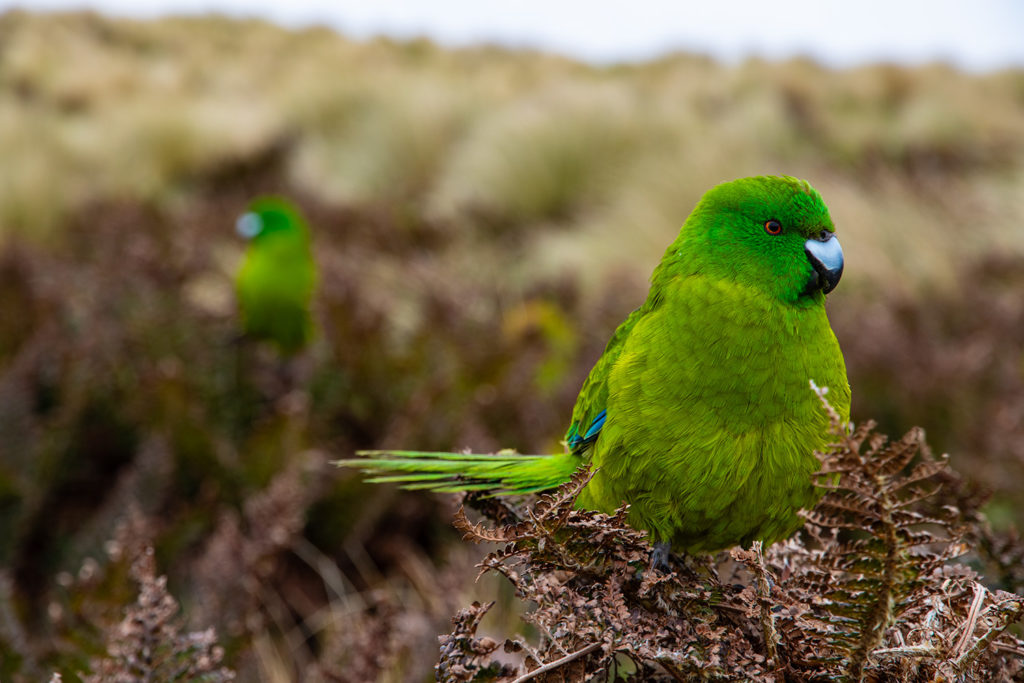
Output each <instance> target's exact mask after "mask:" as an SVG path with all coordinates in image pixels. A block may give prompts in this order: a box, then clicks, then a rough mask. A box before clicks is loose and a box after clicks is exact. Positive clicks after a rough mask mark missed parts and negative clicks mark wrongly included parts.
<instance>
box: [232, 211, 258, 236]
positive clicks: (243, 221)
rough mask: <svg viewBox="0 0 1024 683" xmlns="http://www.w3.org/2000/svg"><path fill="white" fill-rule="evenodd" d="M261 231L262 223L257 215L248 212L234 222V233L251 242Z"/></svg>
mask: <svg viewBox="0 0 1024 683" xmlns="http://www.w3.org/2000/svg"><path fill="white" fill-rule="evenodd" d="M262 230H263V221H262V220H260V217H259V215H257V214H255V213H253V212H251V211H250V212H249V213H243V214H242V215H241V216H239V217H238V220H237V221H235V232H237V233H238V234H239V235H241V236H242V237H244V238H245V239H247V240H251V239H252V238H253V237H255V236H256V235H258V234H260V232H261V231H262Z"/></svg>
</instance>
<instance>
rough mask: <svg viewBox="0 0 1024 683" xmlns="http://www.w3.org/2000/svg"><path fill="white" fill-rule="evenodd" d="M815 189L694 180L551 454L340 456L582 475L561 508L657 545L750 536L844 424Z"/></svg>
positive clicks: (540, 482) (403, 478) (456, 471)
mask: <svg viewBox="0 0 1024 683" xmlns="http://www.w3.org/2000/svg"><path fill="white" fill-rule="evenodd" d="M834 231H835V229H834V226H833V223H832V218H831V217H830V215H829V212H828V208H827V207H826V206H825V203H824V202H823V201H822V199H821V196H820V195H819V194H818V192H817V191H816V190H814V188H812V187H811V186H810V184H808V183H807V182H806V181H803V180H798V179H796V178H790V177H768V176H762V177H755V178H743V179H740V180H735V181H732V182H728V183H723V184H721V185H718V186H716V187H714V188H712V189H711V190H710V191H708V192H707V193H706V194H705V195H704V196H703V198H701V200H700V202H698V204H697V206H696V207H695V208H694V210H693V213H691V214H690V216H689V218H688V219H687V220H686V222H685V224H684V225H683V227H682V230H681V231H680V233H679V236H678V237H677V238H676V240H675V241H674V242H673V243H672V244H671V245H669V247H668V249H667V250H666V251H665V255H664V257H662V259H661V263H659V264H658V266H657V268H655V270H654V274H653V275H652V277H651V289H650V293H649V294H648V295H647V300H646V301H645V302H644V303H643V305H642V306H640V308H638V309H636V310H635V311H633V313H632V314H631V315H630V316H629V317H628V318H627V319H626V320H625V322H623V323H622V324H621V325H619V327H618V329H617V330H616V331H615V334H614V335H612V338H611V341H609V342H608V346H607V347H606V349H605V351H604V354H603V355H602V356H601V357H600V358H599V359H598V361H597V363H596V364H595V365H594V368H593V370H591V372H590V375H589V376H588V377H587V379H586V381H585V382H584V383H583V388H582V390H581V391H580V394H579V398H578V399H577V401H576V407H575V409H574V410H573V414H572V420H571V423H570V425H569V430H568V432H567V434H566V436H565V443H566V452H565V453H561V454H557V455H540V456H533V455H529V456H519V455H515V454H507V453H499V454H496V455H476V454H456V453H424V452H416V451H393V452H381V451H374V452H368V453H364V454H363V455H369V456H370V457H369V458H368V459H354V460H345V461H340V462H339V463H338V464H339V465H346V466H353V467H358V468H361V469H363V470H364V471H368V472H371V473H374V474H375V475H377V476H376V477H375V478H373V479H371V481H395V482H400V483H402V484H404V485H405V486H406V487H408V488H426V489H432V490H437V491H460V490H491V491H493V492H495V493H501V494H517V493H528V492H534V491H539V490H543V489H548V488H552V487H555V486H557V485H559V484H561V483H563V482H565V481H567V480H568V479H569V478H570V476H571V475H572V474H573V472H574V471H575V470H576V469H577V468H578V467H579V466H581V465H584V464H588V465H589V466H590V468H591V470H592V471H593V477H592V478H591V480H590V482H589V483H588V484H587V486H586V488H584V489H583V491H582V493H581V494H580V496H579V498H578V500H577V504H578V505H579V506H581V507H584V508H589V509H594V510H600V511H604V512H611V511H613V510H615V509H616V508H617V507H618V506H620V505H621V504H622V503H623V502H627V503H629V504H630V511H629V520H630V523H631V524H632V525H633V526H634V527H637V528H640V529H646V530H648V531H649V532H650V534H651V537H652V539H653V540H654V541H655V542H656V543H658V544H660V545H661V546H662V547H663V548H664V546H665V545H666V544H671V546H672V547H673V548H674V549H676V550H681V551H685V552H691V553H693V552H711V551H715V550H719V549H722V548H726V547H729V546H732V545H735V544H743V545H749V544H750V543H751V542H753V541H758V540H760V541H763V542H765V543H766V544H768V543H772V542H775V541H777V540H780V539H782V538H785V537H786V536H789V535H790V534H792V533H793V532H794V531H795V530H796V529H798V528H799V527H800V525H801V520H800V518H799V517H798V515H797V510H799V509H800V508H807V507H811V506H813V504H814V503H815V502H816V501H817V499H818V497H819V495H820V489H818V488H816V487H815V486H814V482H813V474H814V473H815V472H816V471H817V470H818V467H819V463H818V460H817V458H816V457H815V456H814V454H813V451H814V450H815V449H824V448H825V447H826V446H827V444H828V443H829V440H830V437H829V421H828V418H827V415H826V413H825V411H824V408H823V406H822V404H821V402H820V400H819V398H818V396H817V395H816V394H815V393H814V392H813V391H812V390H811V388H810V386H809V384H810V382H811V381H813V382H815V383H816V384H817V385H819V386H824V387H828V389H829V390H830V393H829V400H830V402H831V404H832V406H833V407H834V408H835V409H836V410H837V411H838V412H839V414H840V416H841V417H842V418H843V419H844V420H847V419H848V417H849V410H850V387H849V384H848V382H847V379H846V367H845V364H844V362H843V356H842V353H841V351H840V349H839V344H838V342H837V341H836V337H835V335H834V334H833V333H832V329H831V327H829V323H828V318H827V317H826V314H825V294H826V293H828V292H829V291H831V290H832V289H833V288H834V287H835V286H836V284H837V283H838V281H839V277H840V275H841V274H842V270H843V253H842V250H841V248H840V246H839V241H838V240H837V239H836V237H835V234H834Z"/></svg>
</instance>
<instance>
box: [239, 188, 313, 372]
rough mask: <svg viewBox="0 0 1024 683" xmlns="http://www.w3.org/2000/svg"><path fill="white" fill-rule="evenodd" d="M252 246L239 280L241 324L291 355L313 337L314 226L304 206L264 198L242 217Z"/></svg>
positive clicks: (242, 227) (248, 331)
mask: <svg viewBox="0 0 1024 683" xmlns="http://www.w3.org/2000/svg"><path fill="white" fill-rule="evenodd" d="M238 231H239V232H240V233H242V234H243V235H244V236H245V237H247V238H248V239H249V240H250V242H249V247H248V249H247V250H246V253H245V260H244V261H243V263H242V267H241V268H240V269H239V271H238V277H237V279H236V281H235V285H236V291H237V294H238V306H239V312H240V314H241V318H242V328H243V330H244V331H245V333H246V334H247V335H249V336H252V337H255V338H257V339H263V340H266V341H269V342H271V343H272V344H274V345H275V346H276V347H277V349H278V350H279V351H280V352H281V353H283V354H285V355H290V354H293V353H296V352H297V351H299V350H301V349H302V348H303V347H304V346H305V345H306V344H307V343H308V342H309V340H310V338H311V337H312V336H313V329H314V327H313V320H312V317H311V316H310V311H309V306H310V301H311V299H312V297H313V290H314V288H315V287H316V280H317V273H316V264H315V263H314V261H313V256H312V253H311V251H310V237H309V228H308V227H307V225H306V221H305V220H304V219H303V217H302V215H301V214H300V213H299V210H298V209H297V208H296V207H295V206H294V205H293V204H292V203H291V202H289V201H287V200H285V199H281V198H279V197H261V198H259V199H257V200H255V201H254V202H253V203H252V204H251V205H250V207H249V212H248V213H246V214H245V215H243V216H242V217H241V218H239V220H238Z"/></svg>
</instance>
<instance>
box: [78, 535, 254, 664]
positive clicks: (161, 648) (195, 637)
mask: <svg viewBox="0 0 1024 683" xmlns="http://www.w3.org/2000/svg"><path fill="white" fill-rule="evenodd" d="M131 574H132V578H133V579H135V581H136V582H137V583H138V584H139V596H138V600H137V601H136V602H135V604H134V605H132V606H131V607H129V608H128V610H127V613H126V614H125V617H124V619H123V620H122V621H121V623H120V624H119V625H118V626H117V627H116V629H114V630H113V631H112V632H111V634H110V640H109V642H108V644H107V651H108V656H107V657H106V658H104V659H101V660H99V661H96V662H94V663H93V673H92V674H91V675H88V676H85V677H84V680H85V681H86V683H101V682H107V683H142V682H143V681H146V682H153V683H157V682H162V681H179V680H189V681H209V682H210V683H215V682H217V681H231V680H234V673H233V672H232V671H230V670H229V669H227V668H225V667H222V666H220V661H221V659H222V658H223V656H224V652H223V650H222V649H221V648H220V647H219V646H218V645H217V639H216V636H215V635H214V633H213V629H207V630H205V631H197V632H191V633H181V626H180V624H179V622H178V619H177V616H178V602H177V600H175V599H174V597H173V596H172V595H171V594H170V593H169V592H168V591H167V577H165V576H159V577H158V576H157V575H156V560H155V559H154V557H153V549H152V548H146V549H145V551H144V552H142V553H141V554H140V555H138V556H137V557H136V558H135V560H134V561H133V563H132V568H131Z"/></svg>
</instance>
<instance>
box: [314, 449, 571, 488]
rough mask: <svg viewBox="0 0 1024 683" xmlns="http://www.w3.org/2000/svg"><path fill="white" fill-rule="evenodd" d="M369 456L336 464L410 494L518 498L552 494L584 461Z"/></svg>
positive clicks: (505, 455)
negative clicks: (487, 494) (465, 493)
mask: <svg viewBox="0 0 1024 683" xmlns="http://www.w3.org/2000/svg"><path fill="white" fill-rule="evenodd" d="M357 455H360V456H366V457H361V458H354V459H352V460H336V461H334V464H335V465H337V466H339V467H354V468H357V469H360V470H362V471H363V472H366V473H368V474H371V475H373V476H372V477H370V478H369V479H367V481H369V482H374V483H379V482H392V483H398V484H401V486H402V488H406V489H426V490H428V491H438V492H442V493H453V492H456V491H490V492H492V493H493V494H494V495H518V494H527V493H535V492H537V491H543V490H545V489H552V488H555V487H557V486H559V485H560V484H564V483H565V482H567V481H569V479H570V478H572V474H573V472H575V471H576V469H577V468H578V467H579V466H580V465H581V464H582V462H583V460H582V458H580V456H578V455H573V454H572V453H559V454H556V455H519V454H518V453H514V452H512V451H500V452H498V453H493V454H484V453H430V452H424V451H358V452H357Z"/></svg>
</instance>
